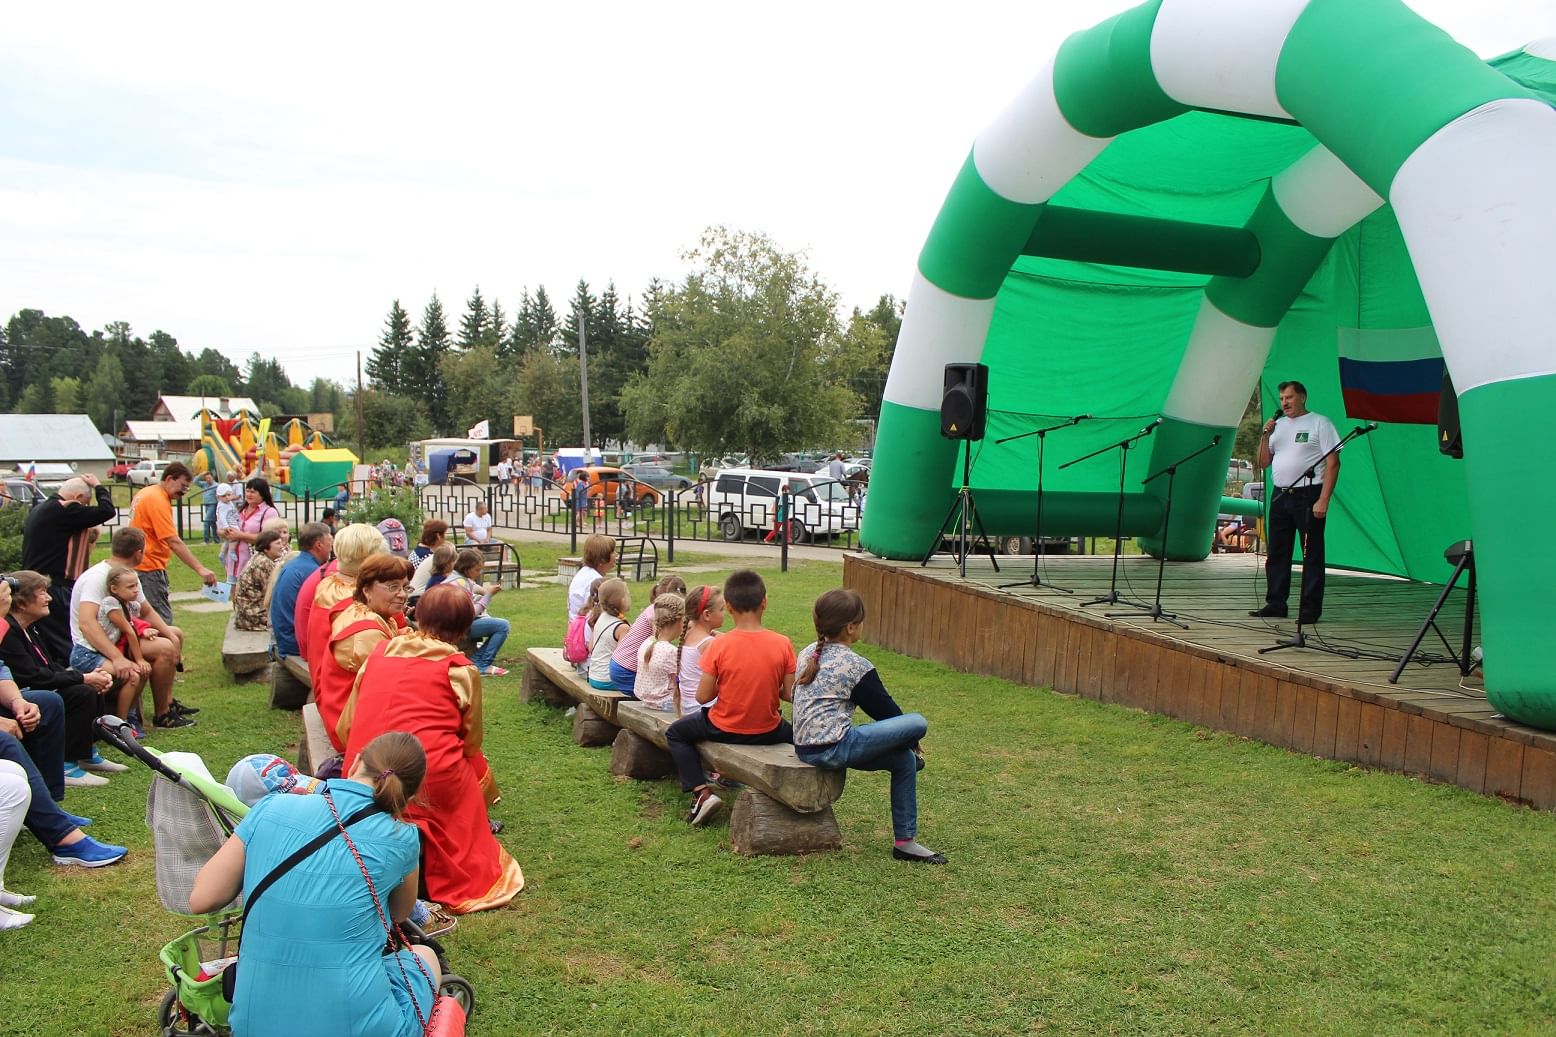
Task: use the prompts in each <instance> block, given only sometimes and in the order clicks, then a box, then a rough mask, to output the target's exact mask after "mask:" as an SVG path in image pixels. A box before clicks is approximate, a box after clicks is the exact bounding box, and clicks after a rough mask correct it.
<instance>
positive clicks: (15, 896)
mask: <svg viewBox="0 0 1556 1037" xmlns="http://www.w3.org/2000/svg"><path fill="white" fill-rule="evenodd" d="M37 902H38V898H37V897H30V896H28V895H27V894H26V893H13V892H11V891H10V890H8V889H0V907H28V906H30V905H32V904H36V903H37Z"/></svg>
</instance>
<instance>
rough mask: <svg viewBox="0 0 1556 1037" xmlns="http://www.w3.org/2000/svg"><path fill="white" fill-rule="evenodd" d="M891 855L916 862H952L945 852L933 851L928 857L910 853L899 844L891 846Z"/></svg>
mask: <svg viewBox="0 0 1556 1037" xmlns="http://www.w3.org/2000/svg"><path fill="white" fill-rule="evenodd" d="M891 855H892V856H893V857H895V858H897V859H898V860H899V861H912V862H913V863H914V864H950V863H951V862H950V861H948V860H946V856H945V854H943V853H932V854H930V855H929V856H928V857H921V856H919V855H918V854H916V853H909V852H908V851H906V850H904V849H902V848H901V847H899V846H893V847H892V848H891Z"/></svg>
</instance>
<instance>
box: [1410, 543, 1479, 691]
mask: <svg viewBox="0 0 1556 1037" xmlns="http://www.w3.org/2000/svg"><path fill="white" fill-rule="evenodd" d="M1443 557H1444V558H1446V559H1447V560H1448V561H1450V562H1453V563H1454V566H1453V575H1452V576H1450V577H1448V582H1447V583H1445V584H1443V592H1442V593H1441V594H1439V595H1438V596H1437V603H1436V604H1435V605H1433V606H1432V611H1430V612H1428V613H1427V614H1426V619H1425V621H1424V622H1422V624H1421V629H1420V630H1417V631H1416V636H1415V638H1414V640H1412V641H1411V642H1410V647H1409V648H1406V649H1405V654H1404V655H1402V656H1400V657H1399V665H1398V666H1396V667H1394V672H1393V673H1392V674H1390V675H1389V683H1390V684H1398V683H1399V675H1400V674H1402V673H1404V672H1405V667H1406V666H1407V665H1409V663H1410V660H1411V659H1412V658H1414V657H1415V654H1416V649H1418V648H1420V647H1421V642H1422V641H1423V640H1425V639H1426V632H1427V631H1428V630H1435V631H1436V632H1437V639H1438V640H1439V641H1441V642H1442V643H1443V647H1444V648H1446V649H1448V656H1449V657H1450V658H1451V659H1453V661H1454V663H1455V664H1457V665H1458V667H1459V676H1461V677H1468V676H1469V675H1470V671H1471V670H1473V669H1474V668H1475V660H1474V659H1473V658H1472V657H1471V655H1470V641H1472V640H1473V639H1474V636H1475V545H1474V543H1473V542H1472V541H1469V540H1460V541H1459V542H1458V543H1456V544H1454V545H1453V546H1452V547H1450V548H1448V550H1446V551H1444V552H1443ZM1465 570H1468V571H1469V574H1470V582H1469V589H1468V590H1467V591H1466V592H1465V597H1464V631H1463V639H1464V640H1463V643H1462V644H1461V645H1460V647H1459V650H1458V651H1457V652H1455V651H1454V650H1453V645H1451V644H1449V643H1448V638H1447V637H1445V636H1443V632H1442V629H1441V628H1440V627H1439V626H1438V625H1437V614H1438V613H1440V612H1441V611H1442V610H1443V606H1444V605H1446V604H1447V603H1448V595H1450V594H1452V593H1453V588H1454V587H1456V586H1458V583H1459V577H1460V576H1462V575H1463V574H1464V572H1465Z"/></svg>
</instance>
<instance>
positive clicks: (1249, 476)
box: [1226, 457, 1254, 482]
mask: <svg viewBox="0 0 1556 1037" xmlns="http://www.w3.org/2000/svg"><path fill="white" fill-rule="evenodd" d="M1253 478H1254V470H1253V462H1252V461H1245V460H1243V459H1242V458H1240V457H1234V458H1232V459H1231V460H1230V461H1228V462H1227V465H1226V481H1227V482H1252V481H1253Z"/></svg>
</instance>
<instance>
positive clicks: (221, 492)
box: [216, 482, 235, 497]
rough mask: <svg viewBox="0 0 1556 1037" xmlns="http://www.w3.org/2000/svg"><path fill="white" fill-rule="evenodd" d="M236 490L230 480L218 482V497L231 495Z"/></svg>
mask: <svg viewBox="0 0 1556 1037" xmlns="http://www.w3.org/2000/svg"><path fill="white" fill-rule="evenodd" d="M234 492H235V491H234V490H233V488H232V483H230V482H219V483H217V484H216V496H218V497H231V496H232V495H233V493H234Z"/></svg>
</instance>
